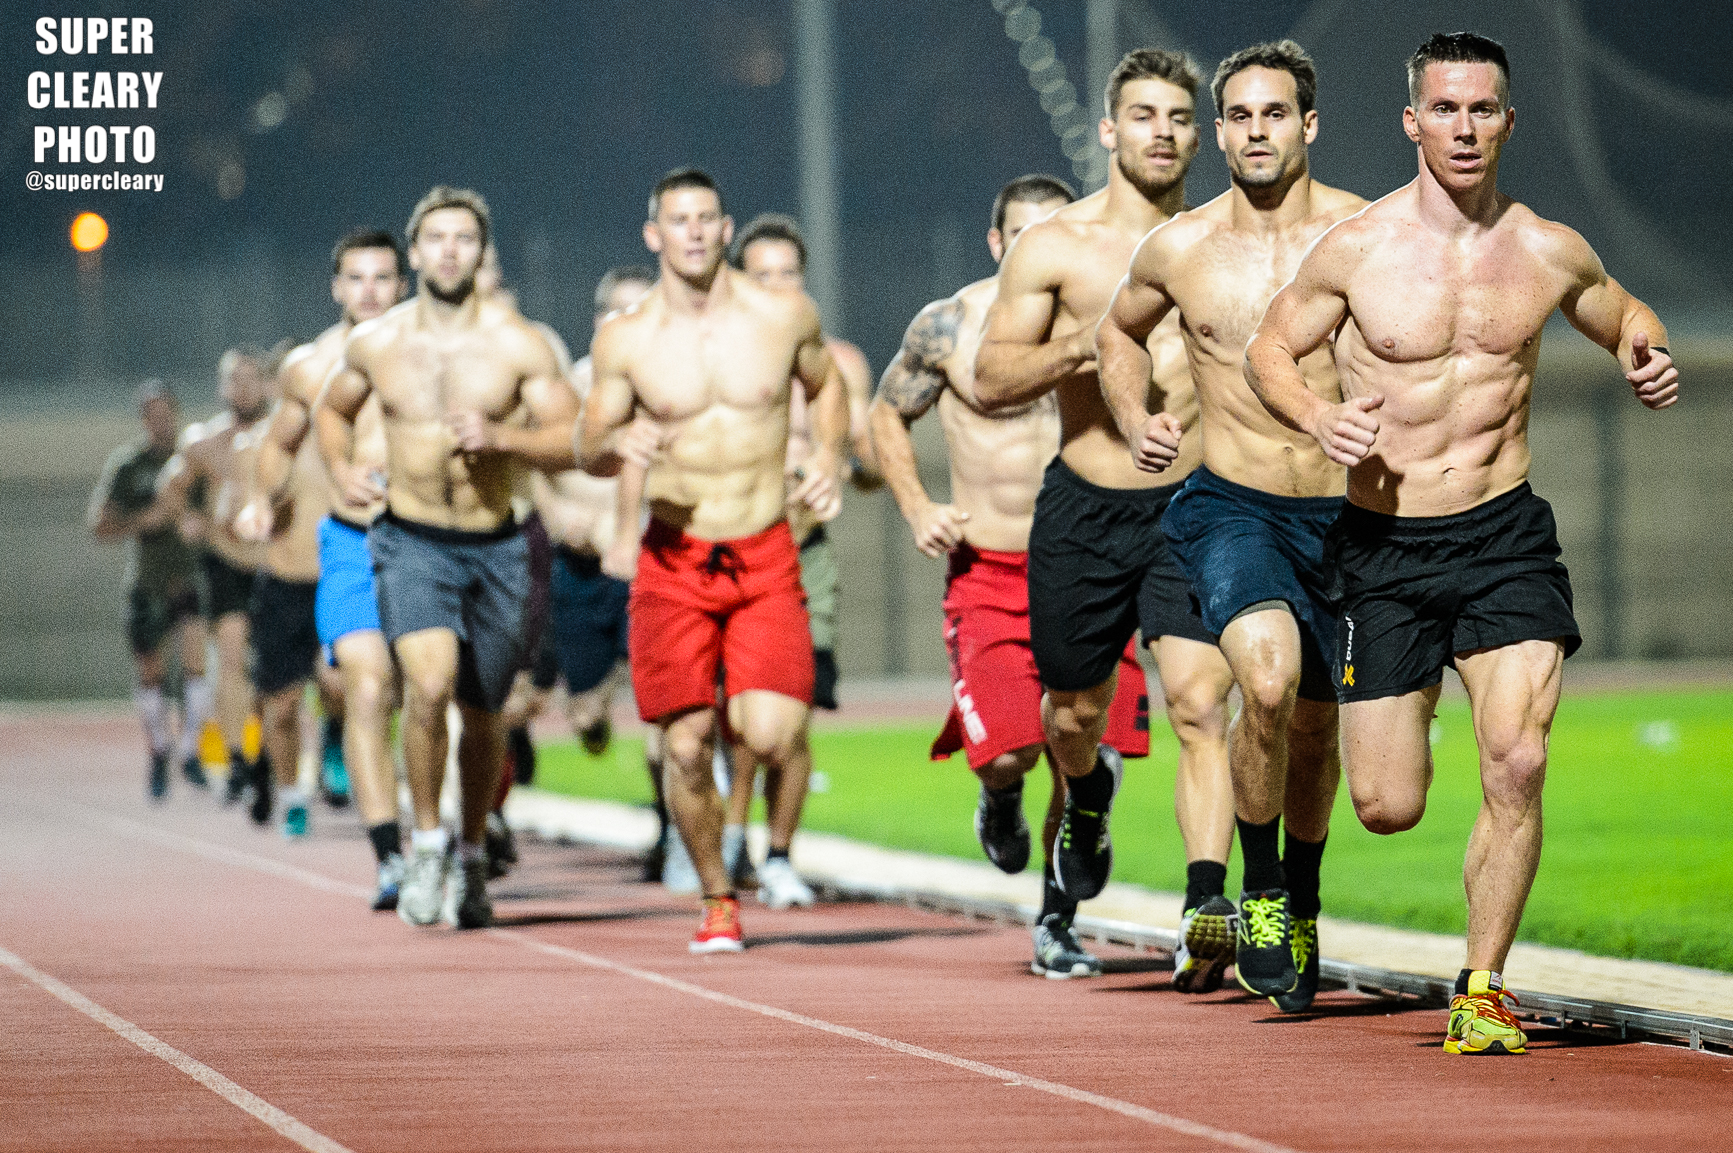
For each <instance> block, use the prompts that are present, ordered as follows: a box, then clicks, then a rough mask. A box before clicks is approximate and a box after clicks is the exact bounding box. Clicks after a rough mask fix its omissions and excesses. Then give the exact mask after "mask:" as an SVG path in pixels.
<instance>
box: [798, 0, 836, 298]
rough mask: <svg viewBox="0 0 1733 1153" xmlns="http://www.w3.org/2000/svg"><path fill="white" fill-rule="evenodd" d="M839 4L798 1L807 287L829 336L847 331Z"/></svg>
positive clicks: (822, 0)
mask: <svg viewBox="0 0 1733 1153" xmlns="http://www.w3.org/2000/svg"><path fill="white" fill-rule="evenodd" d="M835 27H836V0H795V4H794V44H795V47H794V87H795V101H796V103H795V123H796V132H797V134H798V136H799V140H800V221H801V229H802V231H804V232H805V234H806V247H807V253H808V257H807V267H806V289H807V291H808V292H809V293H811V294H812V298H813V299H814V300H816V301H818V307H819V311H820V312H821V313H822V314H823V316H824V327H825V330H826V331H827V332H833V333H841V332H842V331H843V311H842V277H841V275H840V274H839V272H838V257H839V249H840V248H841V244H842V240H841V228H840V226H839V221H838V213H837V183H838V182H837V154H836V52H835V50H834V45H833V43H832V41H833V36H834V32H835Z"/></svg>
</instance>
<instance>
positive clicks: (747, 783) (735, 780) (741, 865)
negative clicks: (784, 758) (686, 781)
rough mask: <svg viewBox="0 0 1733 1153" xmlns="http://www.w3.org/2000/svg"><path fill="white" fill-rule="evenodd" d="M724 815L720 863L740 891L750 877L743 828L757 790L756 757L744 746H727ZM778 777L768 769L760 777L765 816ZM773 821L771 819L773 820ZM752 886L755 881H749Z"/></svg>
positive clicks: (772, 806) (769, 810)
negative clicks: (726, 812) (725, 810)
mask: <svg viewBox="0 0 1733 1153" xmlns="http://www.w3.org/2000/svg"><path fill="white" fill-rule="evenodd" d="M724 755H726V756H727V758H728V814H727V816H726V817H725V818H724V821H723V825H722V863H723V864H724V865H726V866H727V867H728V876H729V879H730V880H731V881H732V882H733V883H734V884H735V885H736V886H737V887H740V888H744V887H746V885H747V883H748V880H749V878H751V876H752V863H751V861H752V859H751V856H750V854H749V853H748V852H747V850H746V825H747V822H749V821H750V820H751V819H752V797H753V794H754V793H755V792H757V788H758V757H757V756H756V755H754V754H753V752H752V750H750V749H748V748H747V747H746V746H745V745H744V744H740V743H738V742H736V743H732V744H728V745H727V746H726V747H725V749H724ZM778 783H780V782H779V779H778V775H777V774H776V773H774V772H772V771H771V770H770V769H769V768H768V767H767V768H766V769H765V773H764V805H765V810H766V815H767V816H768V815H771V814H774V813H775V811H776V803H775V802H776V796H777V791H776V786H777V784H778ZM773 819H774V818H773ZM752 883H753V884H756V880H755V879H754V880H752Z"/></svg>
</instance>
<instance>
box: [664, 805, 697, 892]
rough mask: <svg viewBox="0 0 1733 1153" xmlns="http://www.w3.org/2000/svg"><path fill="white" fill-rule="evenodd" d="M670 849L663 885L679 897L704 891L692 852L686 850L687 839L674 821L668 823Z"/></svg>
mask: <svg viewBox="0 0 1733 1153" xmlns="http://www.w3.org/2000/svg"><path fill="white" fill-rule="evenodd" d="M667 839H668V851H667V856H666V857H665V858H664V859H663V862H662V887H663V888H665V889H667V890H668V891H669V892H670V893H672V894H674V895H675V896H679V897H686V896H690V895H691V894H693V893H701V892H703V891H704V883H703V882H702V881H700V880H699V879H698V869H697V868H696V867H695V866H694V865H693V864H692V854H690V853H688V852H687V851H686V839H685V838H684V837H682V836H681V835H680V830H679V829H676V828H675V827H674V823H673V822H672V821H670V822H669V823H668V838H667Z"/></svg>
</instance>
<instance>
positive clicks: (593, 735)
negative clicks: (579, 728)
mask: <svg viewBox="0 0 1733 1153" xmlns="http://www.w3.org/2000/svg"><path fill="white" fill-rule="evenodd" d="M578 738H579V739H580V740H582V741H583V742H584V752H586V753H588V754H590V755H591V756H592V757H599V756H601V755H602V754H603V753H605V752H607V751H608V745H609V743H610V742H611V741H613V739H614V722H613V721H611V720H609V719H608V718H607V717H606V716H603V717H599V718H598V719H597V720H596V723H595V724H593V725H591V726H590V727H589V728H587V729H585V730H584V731H583V732H581V733H579V734H578Z"/></svg>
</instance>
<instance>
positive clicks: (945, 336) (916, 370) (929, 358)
mask: <svg viewBox="0 0 1733 1153" xmlns="http://www.w3.org/2000/svg"><path fill="white" fill-rule="evenodd" d="M962 319H963V302H962V301H960V300H957V299H956V298H955V297H953V298H951V299H949V300H944V301H940V302H939V303H938V304H935V305H931V306H929V307H927V308H925V309H922V310H921V314H920V315H919V316H917V317H915V320H914V323H913V324H911V325H909V331H908V333H907V334H906V335H904V337H903V346H902V348H901V349H900V350H898V353H897V357H896V359H895V360H892V361H891V362H890V364H888V365H887V366H885V373H884V376H883V377H881V378H880V379H879V388H878V395H880V396H882V397H883V398H884V400H885V403H887V404H889V405H890V406H891V407H892V408H894V409H896V411H897V415H899V416H901V417H902V418H903V419H904V420H906V421H908V420H914V419H915V418H916V417H918V416H920V415H921V414H922V413H924V412H926V411H927V409H929V408H931V407H932V405H933V402H934V401H935V400H937V399H938V396H939V392H940V390H942V389H943V388H944V387H945V374H944V372H943V371H942V370H941V369H940V368H939V365H941V364H942V363H944V360H945V358H946V357H948V356H950V355H951V353H952V352H954V351H956V348H957V329H958V327H959V326H960V325H961V323H962Z"/></svg>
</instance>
